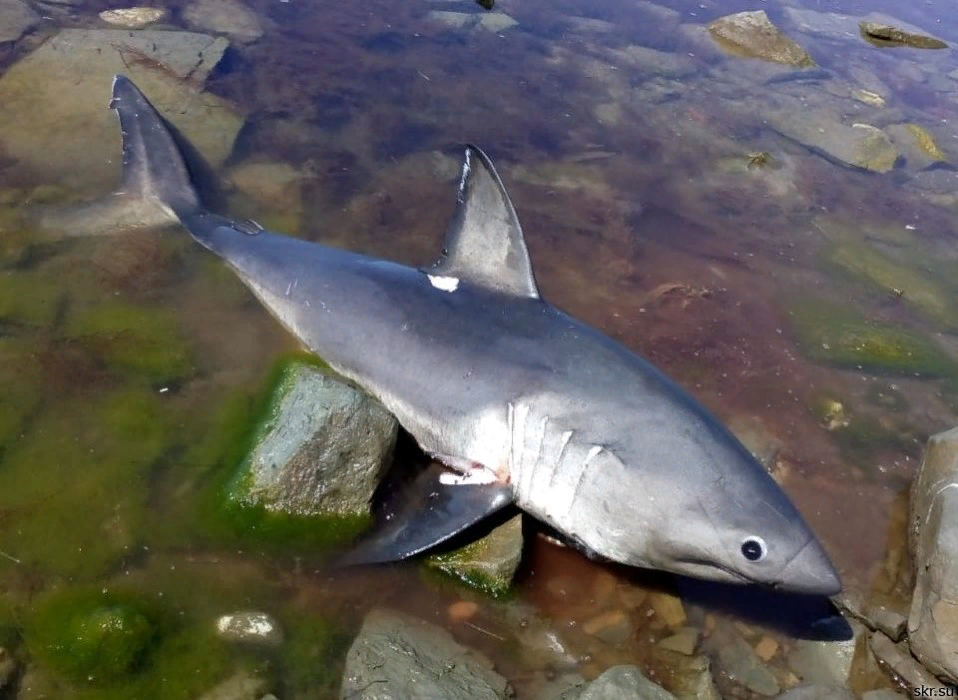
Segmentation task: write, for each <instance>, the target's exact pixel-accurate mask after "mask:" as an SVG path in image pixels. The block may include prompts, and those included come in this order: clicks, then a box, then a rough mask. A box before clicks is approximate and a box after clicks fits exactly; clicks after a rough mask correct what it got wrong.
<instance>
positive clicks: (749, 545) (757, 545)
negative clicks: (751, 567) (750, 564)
mask: <svg viewBox="0 0 958 700" xmlns="http://www.w3.org/2000/svg"><path fill="white" fill-rule="evenodd" d="M765 551H766V549H765V541H764V540H763V539H762V538H761V537H749V538H747V539H746V540H745V541H743V542H742V556H743V557H745V558H746V559H748V560H749V561H759V560H761V559H764V558H765Z"/></svg>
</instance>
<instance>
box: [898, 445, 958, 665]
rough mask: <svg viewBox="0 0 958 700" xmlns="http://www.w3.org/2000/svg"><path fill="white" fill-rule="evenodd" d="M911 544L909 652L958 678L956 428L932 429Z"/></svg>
mask: <svg viewBox="0 0 958 700" xmlns="http://www.w3.org/2000/svg"><path fill="white" fill-rule="evenodd" d="M909 518H910V521H911V527H910V528H909V544H910V546H911V551H912V558H913V561H914V567H915V590H914V594H913V597H912V601H911V611H910V613H909V615H908V640H909V644H910V646H911V650H912V653H913V654H914V655H915V656H917V657H918V658H919V659H920V660H921V661H922V663H924V664H925V666H927V667H928V668H930V669H931V670H932V671H934V672H935V674H937V675H939V676H941V677H942V678H945V679H947V680H948V681H950V682H952V683H956V682H958V428H955V429H952V430H949V431H947V432H944V433H938V434H937V435H933V436H932V437H931V438H930V439H929V440H928V447H927V448H926V451H925V456H924V459H923V460H922V463H921V467H920V469H919V471H918V476H917V477H916V478H915V481H914V482H913V484H912V488H911V501H910V505H909Z"/></svg>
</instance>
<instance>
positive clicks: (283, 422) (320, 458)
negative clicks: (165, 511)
mask: <svg viewBox="0 0 958 700" xmlns="http://www.w3.org/2000/svg"><path fill="white" fill-rule="evenodd" d="M290 284H292V281H291V282H290ZM268 413H269V417H268V419H267V422H266V424H265V425H264V426H262V428H261V430H260V434H259V436H258V438H257V439H256V442H255V445H254V447H253V449H252V451H251V453H250V455H249V457H248V458H247V459H246V461H245V462H244V464H243V465H242V467H241V468H240V476H239V478H238V482H239V483H240V484H241V486H240V487H239V489H238V491H237V492H236V493H235V495H234V497H235V498H237V499H239V500H242V501H244V502H248V503H254V504H262V505H264V506H266V508H268V509H270V510H277V511H282V512H285V513H292V514H298V515H312V514H344V515H353V514H365V513H368V512H369V504H370V500H371V498H372V495H373V492H374V491H375V489H376V487H377V486H378V485H379V482H380V479H381V478H382V476H383V474H384V473H385V470H386V468H387V467H388V464H389V460H390V458H391V456H392V452H393V447H394V446H395V444H396V436H397V430H398V423H397V422H396V419H395V418H394V417H393V416H392V415H391V414H390V413H389V412H387V411H386V409H385V408H383V407H382V405H380V404H379V403H378V402H377V401H375V400H373V399H372V398H370V397H369V396H368V395H367V394H365V393H363V392H361V391H358V390H356V389H353V388H352V387H349V386H347V385H345V384H343V383H342V382H340V381H337V380H336V379H333V378H332V377H330V376H328V375H326V374H324V373H323V372H322V371H320V370H318V369H316V368H314V367H312V366H310V365H307V364H304V363H299V362H297V363H292V364H291V365H289V366H288V367H287V368H286V369H285V370H284V374H283V376H282V378H281V380H280V382H279V384H278V385H277V388H276V390H275V392H274V395H273V398H272V405H271V408H270V409H269V411H268Z"/></svg>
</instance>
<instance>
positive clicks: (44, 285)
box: [0, 270, 64, 328]
mask: <svg viewBox="0 0 958 700" xmlns="http://www.w3.org/2000/svg"><path fill="white" fill-rule="evenodd" d="M63 299H64V292H63V289H62V288H61V287H60V286H59V285H57V284H56V283H55V281H53V280H49V279H45V278H43V277H40V276H38V275H35V274H33V273H30V272H21V271H13V270H8V271H6V272H0V321H12V322H15V323H20V324H25V325H29V326H39V327H41V328H49V327H50V326H52V325H53V324H54V323H55V322H56V320H57V316H58V314H59V312H60V308H61V307H62V305H63Z"/></svg>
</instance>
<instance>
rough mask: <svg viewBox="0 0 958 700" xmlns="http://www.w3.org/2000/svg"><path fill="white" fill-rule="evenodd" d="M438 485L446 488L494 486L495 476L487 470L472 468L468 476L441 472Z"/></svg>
mask: <svg viewBox="0 0 958 700" xmlns="http://www.w3.org/2000/svg"><path fill="white" fill-rule="evenodd" d="M439 483H440V484H446V485H447V486H468V485H469V484H494V483H496V475H495V474H493V473H492V472H491V471H489V470H488V469H482V468H478V469H476V468H473V469H471V470H470V471H469V473H468V474H459V473H458V472H443V473H442V474H440V475H439Z"/></svg>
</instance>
